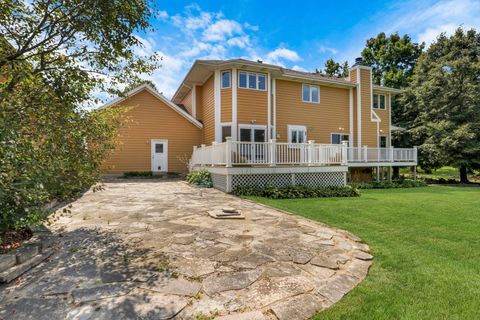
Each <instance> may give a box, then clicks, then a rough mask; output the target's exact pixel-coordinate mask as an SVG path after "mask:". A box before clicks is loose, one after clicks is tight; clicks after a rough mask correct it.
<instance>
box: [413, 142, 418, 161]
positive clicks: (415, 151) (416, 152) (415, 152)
mask: <svg viewBox="0 0 480 320" xmlns="http://www.w3.org/2000/svg"><path fill="white" fill-rule="evenodd" d="M413 160H414V161H415V163H418V147H417V146H415V147H413Z"/></svg>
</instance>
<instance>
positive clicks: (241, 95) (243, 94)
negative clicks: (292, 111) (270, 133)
mask: <svg viewBox="0 0 480 320" xmlns="http://www.w3.org/2000/svg"><path fill="white" fill-rule="evenodd" d="M267 119H268V93H267V91H260V90H252V89H242V88H238V89H237V121H238V123H239V124H251V123H252V121H255V124H257V125H267Z"/></svg>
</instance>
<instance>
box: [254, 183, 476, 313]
mask: <svg viewBox="0 0 480 320" xmlns="http://www.w3.org/2000/svg"><path fill="white" fill-rule="evenodd" d="M253 200H256V201H259V202H262V203H265V204H268V205H271V206H274V207H278V208H281V209H284V210H288V211H291V212H294V213H297V214H299V215H302V216H305V217H307V218H311V219H314V220H318V221H321V222H324V223H327V224H329V225H331V226H335V227H339V228H342V229H345V230H348V231H351V232H353V233H354V234H356V235H358V236H360V237H361V238H362V239H363V240H364V241H365V242H366V243H368V244H369V245H370V248H371V250H372V252H373V255H374V263H373V265H372V267H371V269H370V273H369V275H368V277H367V278H366V279H365V280H364V281H363V282H362V283H361V284H360V285H359V286H358V287H356V288H355V289H354V290H353V291H351V292H350V293H349V294H348V295H347V296H346V297H344V298H343V299H342V300H341V301H340V302H338V303H337V304H335V305H334V306H333V307H332V308H331V309H329V310H326V311H324V312H322V313H320V314H318V315H317V316H316V317H315V319H369V320H370V319H436V320H437V319H462V320H463V319H480V188H478V187H469V188H468V187H440V186H438V187H424V188H414V189H388V190H362V196H361V197H360V198H335V199H299V200H272V199H265V198H253Z"/></svg>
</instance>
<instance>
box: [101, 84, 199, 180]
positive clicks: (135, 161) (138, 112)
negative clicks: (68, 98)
mask: <svg viewBox="0 0 480 320" xmlns="http://www.w3.org/2000/svg"><path fill="white" fill-rule="evenodd" d="M121 105H122V106H129V107H132V108H131V109H130V110H129V111H128V112H127V116H128V117H129V119H130V122H129V123H128V125H127V126H126V127H124V128H122V129H121V130H120V141H121V144H120V145H119V146H118V147H117V149H116V150H115V151H114V152H113V154H112V155H111V156H110V158H109V159H108V160H107V161H106V162H105V164H104V168H105V171H106V172H108V173H121V172H125V171H150V170H151V144H150V140H151V139H165V140H168V171H170V172H181V171H185V170H186V169H187V168H186V165H185V164H184V163H182V162H181V161H180V160H179V159H178V158H179V157H186V159H190V157H191V153H192V149H193V146H194V145H198V144H200V140H201V130H200V129H199V128H198V127H196V126H195V125H193V124H192V123H191V122H190V121H188V120H187V119H185V118H184V117H182V116H181V115H179V114H178V113H177V112H176V111H174V110H172V109H171V108H170V107H168V106H167V105H166V104H165V103H164V102H162V101H160V100H159V99H158V98H156V97H155V96H153V95H152V94H151V93H150V92H148V91H146V90H143V91H141V92H139V93H137V94H136V95H134V96H132V97H131V98H129V99H127V100H125V101H123V102H122V103H121Z"/></svg>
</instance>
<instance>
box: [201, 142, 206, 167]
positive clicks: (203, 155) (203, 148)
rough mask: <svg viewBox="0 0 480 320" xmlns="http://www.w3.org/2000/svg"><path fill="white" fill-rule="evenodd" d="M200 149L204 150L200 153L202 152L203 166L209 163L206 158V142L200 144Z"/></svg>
mask: <svg viewBox="0 0 480 320" xmlns="http://www.w3.org/2000/svg"><path fill="white" fill-rule="evenodd" d="M200 150H202V152H201V153H200V154H201V157H200V158H201V161H200V162H201V165H202V166H203V165H205V164H207V161H206V159H204V158H205V145H204V144H202V145H201V146H200Z"/></svg>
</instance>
